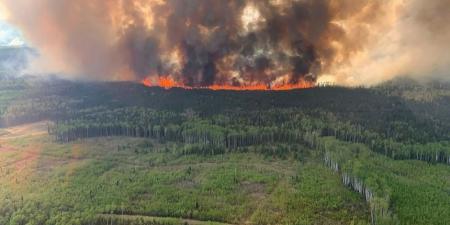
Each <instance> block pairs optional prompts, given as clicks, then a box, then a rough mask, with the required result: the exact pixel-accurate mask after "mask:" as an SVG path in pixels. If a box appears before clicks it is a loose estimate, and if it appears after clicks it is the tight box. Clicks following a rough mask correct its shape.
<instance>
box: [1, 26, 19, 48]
mask: <svg viewBox="0 0 450 225" xmlns="http://www.w3.org/2000/svg"><path fill="white" fill-rule="evenodd" d="M21 45H24V40H23V37H22V34H21V33H20V31H19V30H18V29H17V28H15V27H13V26H11V25H10V24H8V23H7V22H5V21H4V20H0V46H21Z"/></svg>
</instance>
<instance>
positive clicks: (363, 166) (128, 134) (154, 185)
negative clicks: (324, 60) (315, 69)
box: [0, 76, 450, 225]
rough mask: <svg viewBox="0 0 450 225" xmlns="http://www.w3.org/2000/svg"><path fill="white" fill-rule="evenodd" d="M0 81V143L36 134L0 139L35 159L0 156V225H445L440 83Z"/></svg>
mask: <svg viewBox="0 0 450 225" xmlns="http://www.w3.org/2000/svg"><path fill="white" fill-rule="evenodd" d="M0 80H1V82H0V128H1V129H0V138H1V137H2V136H7V135H8V129H9V128H10V127H15V126H21V125H25V124H33V123H37V122H41V123H44V124H45V126H44V125H43V128H42V129H43V130H44V131H45V135H41V136H38V137H35V136H25V137H22V138H19V139H17V140H15V139H13V140H11V139H6V138H5V139H4V140H3V139H0V140H2V143H1V144H2V145H0V146H11V148H26V146H33V145H39V146H41V147H42V149H43V150H42V151H41V152H40V154H41V155H39V158H38V159H39V160H38V165H36V168H35V170H32V171H33V172H30V173H29V174H26V176H25V178H22V177H19V178H17V174H16V172H15V169H14V168H16V169H17V165H16V164H17V163H15V162H14V161H12V162H10V161H11V160H9V161H8V158H7V156H9V155H8V154H11V156H10V157H13V158H14V157H19V158H20V157H21V156H20V154H19V155H15V154H13V153H9V152H7V151H3V152H2V151H0V159H1V163H0V169H1V170H0V174H1V179H4V180H7V181H8V182H7V183H11V184H7V185H5V187H6V188H4V189H3V190H1V193H0V202H1V203H2V204H0V224H11V225H12V224H14V225H19V224H20V225H28V224H39V225H41V224H42V225H44V224H45V225H47V224H74V225H75V224H80V225H81V224H83V225H84V224H86V225H87V224H89V225H91V224H129V225H132V224H186V223H187V224H405V225H406V224H450V210H449V209H450V180H449V179H448V177H450V117H448V115H450V83H445V82H428V83H423V82H418V81H414V80H411V79H408V78H397V79H395V80H392V81H388V82H385V83H382V84H380V85H377V86H373V87H353V88H350V87H340V86H318V87H314V88H308V89H297V90H289V91H220V90H219V91H213V90H208V89H192V90H186V89H182V88H172V89H164V88H160V87H146V86H144V85H142V84H139V83H133V82H82V81H69V80H63V79H59V78H55V77H45V78H43V77H32V76H24V77H21V78H17V77H7V76H3V77H0ZM42 121H44V122H42ZM2 130H4V131H5V134H2V133H1V131H2ZM80 146H84V147H80ZM4 148H7V147H4ZM0 149H1V148H0ZM77 149H78V150H77ZM83 149H89V150H83ZM75 150H77V151H75ZM80 151H81V152H80ZM75 153H76V154H75ZM74 154H75V156H74ZM30 157H31V156H30ZM19 161H20V160H19ZM47 164H51V165H53V164H55V165H53V166H50V167H48V166H46V165H47ZM20 179H24V181H21V180H20ZM17 186H19V187H20V188H17ZM33 189H36V190H40V189H43V191H42V194H38V192H37V191H29V190H33ZM19 190H23V191H24V192H30V193H29V194H23V193H21V192H20V191H19ZM237 206H239V207H237ZM258 206H259V207H258ZM319 212H320V213H319ZM208 221H209V222H208Z"/></svg>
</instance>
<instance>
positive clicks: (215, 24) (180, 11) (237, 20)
mask: <svg viewBox="0 0 450 225" xmlns="http://www.w3.org/2000/svg"><path fill="white" fill-rule="evenodd" d="M0 1H1V2H3V4H4V5H5V7H6V8H7V9H8V10H9V12H10V15H11V18H10V19H11V22H12V23H14V24H16V25H17V26H19V27H20V28H21V29H22V30H23V32H24V35H25V36H26V38H28V39H29V40H30V41H31V42H32V43H33V44H34V45H35V46H36V47H37V48H39V49H40V50H41V51H42V52H43V54H44V55H49V56H51V57H52V60H53V61H54V64H55V65H54V66H55V67H58V68H59V69H60V70H63V71H65V72H68V73H72V74H78V75H80V76H85V77H88V78H91V79H92V78H93V79H133V80H142V79H144V78H147V77H150V78H156V77H159V76H171V77H172V78H173V79H174V80H175V81H177V82H180V83H183V84H184V85H187V86H193V87H198V86H210V85H213V84H219V85H235V86H239V85H254V84H264V85H267V86H271V85H279V84H297V83H299V82H304V81H306V82H315V81H316V80H317V79H318V77H319V76H320V75H323V74H328V76H332V77H333V78H334V79H335V80H336V81H337V82H341V83H352V82H356V83H368V82H370V81H368V80H370V79H373V80H382V79H384V77H389V76H394V75H395V74H394V73H400V72H401V73H409V71H408V70H407V69H405V70H403V71H402V70H392V69H386V70H385V71H383V70H382V69H380V68H386V67H388V65H386V64H388V63H389V60H388V59H387V58H386V55H383V53H382V52H381V53H379V54H376V53H374V52H377V51H381V50H380V46H381V47H383V43H384V44H386V43H390V45H392V44H393V43H394V44H396V45H398V46H402V47H401V48H400V47H399V48H393V49H392V46H390V48H389V49H388V51H392V52H389V54H390V55H395V54H399V52H400V51H402V52H405V51H407V52H408V51H409V50H410V49H409V48H412V47H413V45H414V44H415V42H417V41H426V40H427V38H432V39H433V40H435V41H436V42H434V43H431V42H428V44H424V46H423V47H425V48H427V49H430V50H429V51H430V52H427V55H431V53H432V52H435V51H441V50H442V48H439V47H442V46H444V49H445V50H449V48H448V41H445V40H448V30H449V29H448V27H449V25H448V24H447V21H449V17H450V16H449V13H448V9H449V6H450V4H449V3H448V1H445V0H436V1H430V2H427V3H425V1H419V0H411V1H405V2H402V1H399V0H393V1H387V0H374V1H360V0H147V1H144V0H128V1H125V0H109V1H104V0H77V1H61V0H34V1H27V0H0ZM408 25H410V26H409V27H408V28H407V27H402V26H408ZM399 28H403V29H404V30H405V31H406V32H409V33H408V35H412V36H414V35H415V34H416V33H420V32H422V33H423V30H422V29H427V32H428V33H430V34H436V33H438V32H439V33H441V32H442V33H443V35H441V36H442V38H439V37H437V38H434V37H433V36H432V35H427V36H425V35H423V36H422V37H419V36H416V37H418V38H421V39H420V40H414V39H413V38H406V37H400V38H397V39H395V41H392V40H391V41H390V42H389V41H387V40H386V41H384V42H383V41H382V40H383V38H385V37H383V35H384V34H389V32H390V31H392V29H399ZM385 32H386V33H385ZM387 36H389V35H387ZM438 39H442V40H438ZM377 43H381V44H378V45H377ZM388 47H389V46H388ZM404 48H407V49H404ZM431 49H433V50H431ZM426 51H428V50H426ZM411 54H412V55H417V54H419V53H411ZM441 56H442V57H443V58H446V59H441V61H442V62H441V61H440V64H446V63H447V62H448V55H447V56H444V55H441ZM364 57H365V58H364ZM365 60H366V61H368V60H370V62H366V64H367V65H368V66H369V67H365V66H364V65H363V62H365ZM428 61H433V58H432V59H429V60H428ZM374 62H377V63H383V64H382V65H378V66H377V65H374ZM391 63H392V62H391ZM393 63H395V62H393ZM405 63H406V62H405ZM410 63H412V61H411V62H410ZM430 63H431V62H430ZM406 64H408V63H406ZM423 64H424V65H421V66H422V67H424V69H423V71H424V72H426V71H427V69H425V68H426V67H427V66H428V65H429V63H428V62H427V63H423ZM399 66H400V65H399ZM402 67H405V68H406V67H407V66H406V65H402ZM353 68H355V69H353ZM368 68H377V69H371V70H370V71H371V73H367V74H373V71H377V72H379V73H380V74H378V75H376V76H377V78H370V79H369V78H367V76H368V75H367V74H366V75H364V74H363V75H358V74H357V73H358V72H361V73H363V72H367V70H368ZM387 74H388V75H387ZM371 76H372V75H371ZM324 77H325V76H324ZM319 80H320V78H319Z"/></svg>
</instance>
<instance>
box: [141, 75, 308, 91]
mask: <svg viewBox="0 0 450 225" xmlns="http://www.w3.org/2000/svg"><path fill="white" fill-rule="evenodd" d="M141 83H142V84H143V85H145V86H147V87H162V88H164V89H171V88H183V89H193V87H189V86H186V85H184V84H182V83H180V82H177V81H175V80H174V79H173V78H172V77H170V76H162V77H159V78H157V79H156V81H155V82H152V80H151V78H150V77H147V78H145V79H144V80H142V82H141ZM314 86H315V85H314V83H312V82H308V81H304V80H302V81H300V82H298V83H297V84H276V85H273V86H270V85H265V84H254V85H241V86H234V85H227V84H224V85H221V84H213V85H210V86H206V87H198V88H197V89H211V90H215V91H219V90H230V91H270V90H275V91H285V90H292V89H305V88H312V87H314Z"/></svg>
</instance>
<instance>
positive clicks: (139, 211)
mask: <svg viewBox="0 0 450 225" xmlns="http://www.w3.org/2000/svg"><path fill="white" fill-rule="evenodd" d="M21 139H22V140H20V141H19V140H10V141H9V142H10V143H9V144H11V145H14V146H16V147H17V148H21V147H23V148H27V147H28V148H29V147H33V146H38V145H39V147H40V148H41V149H40V151H39V156H38V157H36V158H34V160H35V161H36V162H34V163H30V164H28V166H27V167H26V168H25V169H24V170H22V171H21V172H20V173H22V174H20V173H19V172H17V173H11V174H9V175H4V176H2V177H1V180H0V181H9V180H11V179H13V177H20V176H25V177H26V178H24V179H20V180H19V181H18V182H7V183H10V184H8V185H6V187H8V188H6V189H5V190H2V194H1V195H0V197H1V201H2V203H6V202H7V201H10V202H12V204H13V205H16V207H15V208H14V209H12V211H8V212H6V210H11V209H9V208H7V207H0V210H4V211H5V212H4V213H1V214H0V215H2V218H1V219H2V220H0V222H1V221H7V223H6V222H5V223H2V224H22V222H23V224H26V223H29V224H44V222H46V223H47V224H89V222H90V221H91V222H93V221H94V222H95V221H97V222H98V216H99V215H101V214H116V215H121V214H122V213H124V214H125V215H129V216H131V215H136V216H137V217H140V216H149V217H151V218H152V217H155V218H156V217H163V218H166V217H169V218H170V217H172V218H184V219H193V220H195V221H197V220H198V221H215V222H223V223H232V224H243V223H249V224H280V223H281V224H311V222H314V223H316V224H351V223H359V222H363V221H368V216H367V214H368V213H367V206H366V205H365V203H363V200H362V199H361V198H360V196H358V195H357V194H355V193H353V192H351V191H350V190H349V189H347V188H345V187H343V186H342V184H341V183H340V180H339V177H338V176H337V175H336V174H334V173H332V172H330V171H329V170H328V169H326V168H325V167H324V166H323V165H322V163H321V162H320V161H318V156H314V155H312V156H310V158H308V160H307V162H306V163H301V162H299V161H296V160H289V159H278V158H273V157H267V156H263V155H260V154H256V153H251V152H248V153H228V154H224V155H206V156H200V155H180V154H179V152H180V151H178V150H177V149H178V148H180V147H181V146H178V145H176V144H173V143H167V144H164V145H163V144H159V143H156V142H149V141H145V140H142V139H132V138H106V139H92V140H87V141H80V142H75V143H71V144H66V145H62V144H56V143H53V142H52V140H50V139H49V138H48V137H25V138H21ZM15 157H17V158H20V157H23V155H21V154H17V155H16V156H15ZM5 160H8V159H6V157H4V155H3V154H0V161H2V162H3V161H5ZM13 167H14V165H11V168H10V169H11V171H13V170H14V169H13ZM26 171H29V172H26ZM19 186H20V188H18V187H19ZM0 212H2V211H0ZM133 218H134V217H133ZM144 218H147V217H144ZM147 219H148V218H147ZM33 222H34V223H33ZM160 222H161V221H160ZM178 222H179V221H178ZM181 222H183V220H182V221H181ZM189 223H191V224H192V221H191V222H189ZM130 224H132V222H130ZM161 224H164V222H161Z"/></svg>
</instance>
